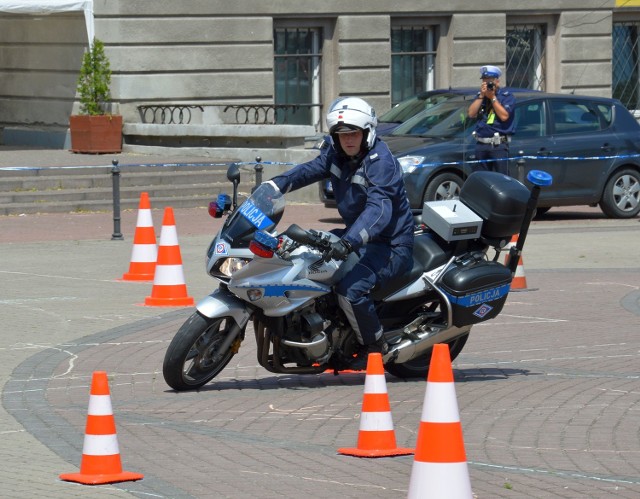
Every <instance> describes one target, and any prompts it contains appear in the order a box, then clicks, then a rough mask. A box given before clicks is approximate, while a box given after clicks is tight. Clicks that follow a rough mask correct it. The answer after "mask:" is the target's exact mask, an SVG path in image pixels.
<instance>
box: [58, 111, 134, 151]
mask: <svg viewBox="0 0 640 499" xmlns="http://www.w3.org/2000/svg"><path fill="white" fill-rule="evenodd" d="M69 129H70V131H71V151H73V152H77V153H93V154H97V153H116V152H121V151H122V116H119V115H111V114H108V115H103V116H89V115H73V116H69Z"/></svg>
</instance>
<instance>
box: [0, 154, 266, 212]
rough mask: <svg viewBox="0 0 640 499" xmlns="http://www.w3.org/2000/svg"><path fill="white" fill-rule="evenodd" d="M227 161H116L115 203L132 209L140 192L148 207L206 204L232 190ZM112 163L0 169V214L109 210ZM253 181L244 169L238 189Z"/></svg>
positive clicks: (249, 170)
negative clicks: (163, 163) (146, 197)
mask: <svg viewBox="0 0 640 499" xmlns="http://www.w3.org/2000/svg"><path fill="white" fill-rule="evenodd" d="M226 173H227V166H226V165H215V166H210V165H189V164H179V165H178V164H175V165H170V166H126V165H125V166H121V167H120V176H119V180H120V182H119V184H120V208H121V209H122V210H126V209H135V208H137V207H138V203H139V201H140V193H141V192H143V191H145V192H148V193H149V197H150V199H151V203H152V206H153V208H164V207H165V206H173V207H175V208H192V207H201V206H208V204H209V202H210V201H212V200H214V199H215V198H216V196H217V195H218V194H219V193H220V192H227V193H229V194H230V193H231V183H230V182H229V181H228V180H227V177H226ZM113 177H114V176H113V175H112V168H111V167H102V166H100V167H74V168H21V169H15V170H11V169H3V170H0V215H19V214H22V213H60V212H85V211H111V210H113ZM253 185H254V175H253V172H252V170H251V169H243V177H242V186H241V187H242V190H243V191H244V190H247V191H248V190H249V189H250V188H251V187H252V186H253Z"/></svg>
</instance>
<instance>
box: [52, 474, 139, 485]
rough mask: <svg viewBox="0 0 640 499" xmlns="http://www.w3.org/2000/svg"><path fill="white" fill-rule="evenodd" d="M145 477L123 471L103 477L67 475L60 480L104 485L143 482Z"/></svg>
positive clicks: (102, 475) (103, 475)
mask: <svg viewBox="0 0 640 499" xmlns="http://www.w3.org/2000/svg"><path fill="white" fill-rule="evenodd" d="M143 478H144V475H142V474H140V473H132V472H130V471H123V472H121V473H106V474H101V475H87V474H86V473H65V474H62V475H60V480H64V481H65V482H76V483H81V484H84V485H103V484H107V483H118V482H134V481H136V480H142V479H143Z"/></svg>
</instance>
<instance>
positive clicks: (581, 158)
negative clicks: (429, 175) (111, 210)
mask: <svg viewBox="0 0 640 499" xmlns="http://www.w3.org/2000/svg"><path fill="white" fill-rule="evenodd" d="M632 158H640V154H615V155H611V156H529V155H524V156H510V157H509V161H517V160H521V159H524V160H534V161H595V160H611V159H632ZM491 161H494V160H490V159H476V160H467V161H448V162H445V161H442V162H435V163H420V164H417V165H413V166H415V167H416V168H426V167H434V166H455V165H471V164H477V163H487V162H491ZM233 163H235V164H236V165H238V166H255V165H258V164H260V165H265V166H295V165H297V163H290V162H282V161H261V162H259V163H258V162H256V161H228V162H224V163H136V164H126V163H124V164H120V165H119V166H120V167H124V166H126V167H140V168H144V167H155V168H171V167H181V166H183V167H187V166H229V165H231V164H233ZM110 166H111V165H108V164H105V165H85V166H4V167H0V171H20V170H55V169H58V170H68V169H81V168H102V167H110Z"/></svg>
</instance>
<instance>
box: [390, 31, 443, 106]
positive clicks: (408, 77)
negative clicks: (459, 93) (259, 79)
mask: <svg viewBox="0 0 640 499" xmlns="http://www.w3.org/2000/svg"><path fill="white" fill-rule="evenodd" d="M435 45H436V42H435V30H434V29H433V27H425V26H398V27H393V28H391V104H392V105H394V106H395V105H396V104H397V103H398V102H400V101H402V100H404V99H407V98H409V97H411V96H413V95H415V94H417V93H419V92H424V91H425V90H433V88H434V84H435V63H436V47H435Z"/></svg>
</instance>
